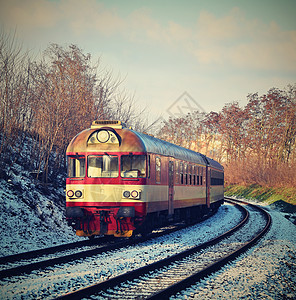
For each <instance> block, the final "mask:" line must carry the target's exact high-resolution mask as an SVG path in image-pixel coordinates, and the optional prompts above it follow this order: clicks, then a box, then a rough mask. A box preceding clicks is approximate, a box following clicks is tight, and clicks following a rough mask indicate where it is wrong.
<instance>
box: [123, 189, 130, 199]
mask: <svg viewBox="0 0 296 300" xmlns="http://www.w3.org/2000/svg"><path fill="white" fill-rule="evenodd" d="M130 194H131V193H130V192H129V191H124V192H123V197H124V198H128V197H129V196H130Z"/></svg>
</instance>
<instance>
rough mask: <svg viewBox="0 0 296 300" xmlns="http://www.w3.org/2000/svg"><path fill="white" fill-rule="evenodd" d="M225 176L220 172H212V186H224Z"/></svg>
mask: <svg viewBox="0 0 296 300" xmlns="http://www.w3.org/2000/svg"><path fill="white" fill-rule="evenodd" d="M223 184H224V174H223V173H222V172H219V171H215V170H211V185H223Z"/></svg>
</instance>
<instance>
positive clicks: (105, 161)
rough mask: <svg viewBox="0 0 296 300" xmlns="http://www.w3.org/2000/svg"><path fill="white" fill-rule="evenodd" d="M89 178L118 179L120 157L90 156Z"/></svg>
mask: <svg viewBox="0 0 296 300" xmlns="http://www.w3.org/2000/svg"><path fill="white" fill-rule="evenodd" d="M87 174H88V177H91V178H97V177H105V178H106V177H108V178H110V177H111V178H115V177H118V156H115V155H108V154H106V155H89V156H88V169H87Z"/></svg>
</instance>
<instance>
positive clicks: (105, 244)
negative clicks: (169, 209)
mask: <svg viewBox="0 0 296 300" xmlns="http://www.w3.org/2000/svg"><path fill="white" fill-rule="evenodd" d="M184 227H185V225H184V224H176V225H171V226H166V227H163V228H159V229H157V230H155V231H154V232H152V233H151V234H149V235H147V236H144V237H142V236H137V237H135V238H134V239H120V238H110V237H101V238H97V239H94V240H87V241H80V242H76V243H70V244H65V245H59V246H55V247H50V248H46V249H40V250H36V251H30V252H25V253H20V254H16V255H10V256H4V257H1V258H0V279H3V278H7V277H11V276H17V275H22V274H27V273H29V272H32V271H34V270H39V269H45V268H47V267H50V266H54V265H58V264H64V263H68V262H71V261H75V260H78V259H83V258H86V257H90V256H93V255H97V254H101V253H103V252H109V251H112V250H116V249H119V248H122V247H127V246H133V245H135V244H137V243H140V242H144V241H146V240H149V239H153V238H156V237H159V236H163V235H166V234H169V233H172V232H174V231H177V230H180V229H181V228H184Z"/></svg>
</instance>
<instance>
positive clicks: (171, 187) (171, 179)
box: [168, 161, 174, 215]
mask: <svg viewBox="0 0 296 300" xmlns="http://www.w3.org/2000/svg"><path fill="white" fill-rule="evenodd" d="M168 174H169V195H168V200H169V203H168V204H169V205H168V207H169V215H172V214H173V213H174V203H173V202H174V162H173V161H169V172H168Z"/></svg>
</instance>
